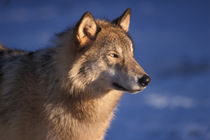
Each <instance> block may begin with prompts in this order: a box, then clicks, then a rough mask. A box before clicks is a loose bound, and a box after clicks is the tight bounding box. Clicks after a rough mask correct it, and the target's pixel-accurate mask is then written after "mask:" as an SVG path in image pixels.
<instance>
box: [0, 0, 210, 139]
mask: <svg viewBox="0 0 210 140" xmlns="http://www.w3.org/2000/svg"><path fill="white" fill-rule="evenodd" d="M127 8H131V9H132V17H131V26H130V35H131V37H132V38H133V41H134V44H135V58H136V59H137V61H138V62H139V63H140V64H141V66H142V67H143V68H144V69H145V71H146V72H147V73H148V74H149V75H150V76H151V77H152V82H151V84H150V85H149V86H148V88H147V89H146V90H144V91H143V92H142V93H141V94H137V95H130V94H125V95H124V96H123V98H122V100H121V101H120V103H119V107H118V110H117V112H116V116H115V118H114V120H113V122H112V125H111V127H110V129H109V130H108V132H107V135H106V139H107V140H210V21H209V15H210V1H209V0H170V1H169V0H120V1H118V0H115V1H114V0H104V1H98V0H95V1H92V0H89V1H88V0H86V1H84V0H77V1H72V0H30V1H29V0H18V1H17V0H0V43H2V44H4V45H5V46H8V47H10V48H20V49H24V50H37V49H39V48H43V47H48V46H51V45H52V43H51V41H52V39H53V38H54V34H55V33H59V32H62V31H64V30H65V29H66V28H68V27H71V26H73V25H74V24H75V23H76V22H77V21H78V20H79V19H80V17H81V15H82V14H83V13H84V12H85V11H90V12H91V13H92V14H93V15H94V16H95V17H96V18H107V19H110V20H112V19H114V18H116V17H118V16H120V15H121V14H122V12H123V11H124V10H125V9H127Z"/></svg>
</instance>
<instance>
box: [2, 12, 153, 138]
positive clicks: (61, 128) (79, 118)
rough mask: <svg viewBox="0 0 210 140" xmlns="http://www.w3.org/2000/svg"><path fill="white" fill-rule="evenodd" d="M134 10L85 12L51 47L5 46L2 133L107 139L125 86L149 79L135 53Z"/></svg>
mask: <svg viewBox="0 0 210 140" xmlns="http://www.w3.org/2000/svg"><path fill="white" fill-rule="evenodd" d="M130 13H131V11H130V9H127V10H126V11H125V12H124V13H123V14H122V15H121V16H120V17H118V18H117V19H115V20H113V21H107V20H100V19H95V18H94V17H93V16H92V15H91V14H90V12H86V13H84V15H83V16H82V17H81V19H80V20H79V21H78V22H77V24H75V26H74V27H73V28H70V29H68V30H66V31H65V32H63V33H60V34H58V35H57V40H56V41H55V45H54V46H52V47H50V48H45V49H42V50H38V51H34V52H25V51H18V50H11V49H7V48H5V47H1V48H0V56H1V57H0V58H1V59H0V139H1V140H103V139H104V135H105V133H106V130H107V128H108V127H109V125H110V122H111V120H112V118H113V115H114V110H115V108H116V106H117V103H118V101H119V99H120V97H121V96H122V94H123V92H129V93H137V92H140V91H141V90H143V89H144V88H145V87H146V86H147V85H148V83H149V82H150V78H149V76H148V75H147V74H146V73H145V72H144V70H143V69H142V68H141V67H140V65H139V64H138V63H137V62H136V60H135V59H134V56H133V42H132V40H131V38H130V37H129V35H128V30H129V24H130Z"/></svg>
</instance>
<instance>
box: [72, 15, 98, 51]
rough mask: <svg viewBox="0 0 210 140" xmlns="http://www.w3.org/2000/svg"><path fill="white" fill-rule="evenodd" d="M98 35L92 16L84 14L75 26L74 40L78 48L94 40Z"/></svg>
mask: <svg viewBox="0 0 210 140" xmlns="http://www.w3.org/2000/svg"><path fill="white" fill-rule="evenodd" d="M97 33H98V26H97V24H96V21H95V19H94V17H93V16H92V14H91V13H90V12H85V13H84V14H83V16H82V18H81V19H80V20H79V22H78V23H77V24H76V39H77V41H78V43H79V46H80V47H84V46H86V45H87V44H89V43H91V42H92V41H94V40H95V38H96V36H97Z"/></svg>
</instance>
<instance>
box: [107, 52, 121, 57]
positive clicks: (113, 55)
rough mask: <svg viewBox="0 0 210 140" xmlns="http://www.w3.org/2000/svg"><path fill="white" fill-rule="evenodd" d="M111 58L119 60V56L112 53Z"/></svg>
mask: <svg viewBox="0 0 210 140" xmlns="http://www.w3.org/2000/svg"><path fill="white" fill-rule="evenodd" d="M109 56H111V57H113V58H119V55H118V54H116V53H110V54H109Z"/></svg>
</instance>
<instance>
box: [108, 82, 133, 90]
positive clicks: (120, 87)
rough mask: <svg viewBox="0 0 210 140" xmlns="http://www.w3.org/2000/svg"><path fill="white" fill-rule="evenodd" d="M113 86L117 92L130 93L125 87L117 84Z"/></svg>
mask: <svg viewBox="0 0 210 140" xmlns="http://www.w3.org/2000/svg"><path fill="white" fill-rule="evenodd" d="M112 85H113V86H114V87H115V88H116V89H117V90H123V91H130V90H128V89H126V88H124V87H123V86H121V85H119V84H117V83H112Z"/></svg>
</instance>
